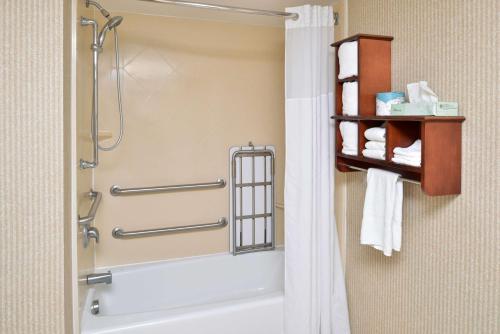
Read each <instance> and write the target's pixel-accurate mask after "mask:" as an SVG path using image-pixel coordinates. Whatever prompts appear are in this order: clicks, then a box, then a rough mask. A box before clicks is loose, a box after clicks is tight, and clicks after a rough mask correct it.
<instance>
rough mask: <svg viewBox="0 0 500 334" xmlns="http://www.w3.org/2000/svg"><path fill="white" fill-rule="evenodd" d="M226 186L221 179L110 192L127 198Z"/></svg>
mask: <svg viewBox="0 0 500 334" xmlns="http://www.w3.org/2000/svg"><path fill="white" fill-rule="evenodd" d="M225 186H226V181H225V180H224V179H222V178H221V179H217V181H215V182H208V183H192V184H178V185H171V186H158V187H142V188H120V186H117V185H114V186H112V187H111V189H110V190H109V192H110V193H111V195H113V196H125V195H144V194H158V193H166V192H174V191H186V190H200V189H213V188H224V187H225Z"/></svg>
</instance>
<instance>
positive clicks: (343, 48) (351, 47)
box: [338, 42, 358, 79]
mask: <svg viewBox="0 0 500 334" xmlns="http://www.w3.org/2000/svg"><path fill="white" fill-rule="evenodd" d="M338 55H339V79H345V78H348V77H352V76H354V75H358V42H346V43H342V44H341V45H340V47H339V51H338Z"/></svg>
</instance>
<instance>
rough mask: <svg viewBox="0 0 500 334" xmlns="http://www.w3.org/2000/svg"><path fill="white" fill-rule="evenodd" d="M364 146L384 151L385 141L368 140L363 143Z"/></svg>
mask: <svg viewBox="0 0 500 334" xmlns="http://www.w3.org/2000/svg"><path fill="white" fill-rule="evenodd" d="M365 148H367V149H369V150H383V151H385V142H381V141H374V140H370V141H367V142H366V143H365Z"/></svg>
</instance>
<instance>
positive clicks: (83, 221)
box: [78, 191, 102, 225]
mask: <svg viewBox="0 0 500 334" xmlns="http://www.w3.org/2000/svg"><path fill="white" fill-rule="evenodd" d="M88 195H89V197H90V198H92V199H93V201H92V205H91V206H90V210H89V213H88V215H86V216H85V217H80V216H78V224H80V225H90V224H91V223H92V222H93V221H94V219H95V215H96V213H97V208H99V204H101V198H102V194H101V193H100V192H98V191H91V192H89V194H88Z"/></svg>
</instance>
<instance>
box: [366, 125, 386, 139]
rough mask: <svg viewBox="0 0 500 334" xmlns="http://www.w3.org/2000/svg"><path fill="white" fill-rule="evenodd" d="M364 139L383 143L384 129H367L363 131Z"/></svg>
mask: <svg viewBox="0 0 500 334" xmlns="http://www.w3.org/2000/svg"><path fill="white" fill-rule="evenodd" d="M365 138H366V139H368V140H374V141H380V142H384V143H385V128H382V127H375V128H369V129H367V130H366V131H365Z"/></svg>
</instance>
